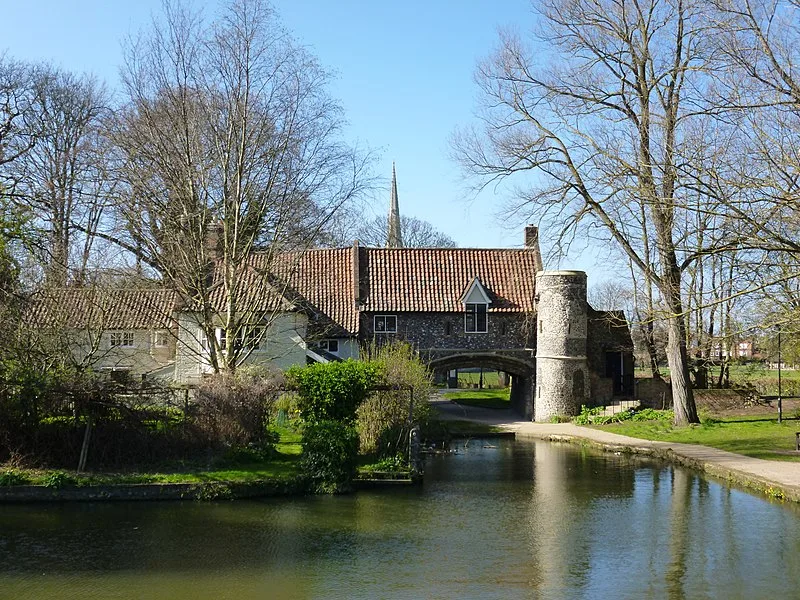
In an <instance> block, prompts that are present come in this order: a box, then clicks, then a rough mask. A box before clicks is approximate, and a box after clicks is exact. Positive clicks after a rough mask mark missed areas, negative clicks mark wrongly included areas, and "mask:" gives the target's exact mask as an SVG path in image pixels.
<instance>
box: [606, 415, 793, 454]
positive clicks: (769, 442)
mask: <svg viewBox="0 0 800 600" xmlns="http://www.w3.org/2000/svg"><path fill="white" fill-rule="evenodd" d="M594 427H596V428H597V429H603V430H605V431H611V432H613V433H619V434H621V435H627V436H630V437H635V438H641V439H645V440H660V441H665V442H681V443H684V444H701V445H703V446H711V447H712V448H719V449H721V450H727V451H728V452H735V453H736V454H743V455H745V456H752V457H754V458H764V459H767V460H787V461H800V454H787V452H791V451H793V450H794V447H795V435H794V434H795V432H796V431H800V421H795V420H788V421H787V420H784V421H783V423H781V424H780V425H779V424H778V422H777V421H776V420H775V419H774V417H767V416H755V417H727V418H722V419H706V420H704V422H703V423H702V424H700V425H692V426H690V427H673V426H672V424H671V423H670V422H666V421H645V422H635V421H625V422H623V423H614V424H610V425H596V426H594Z"/></svg>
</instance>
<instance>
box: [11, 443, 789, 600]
mask: <svg viewBox="0 0 800 600" xmlns="http://www.w3.org/2000/svg"><path fill="white" fill-rule="evenodd" d="M797 589H800V517H799V516H798V512H797V510H796V509H795V508H794V507H793V506H788V505H776V504H771V503H769V502H767V501H765V500H763V499H761V498H759V497H755V496H753V495H750V494H748V493H746V492H742V491H740V490H735V489H734V490H731V489H729V488H727V487H723V486H720V485H718V484H716V483H714V482H710V481H706V480H703V479H701V478H699V477H698V476H697V475H696V474H694V473H692V472H689V471H683V470H673V469H672V468H671V467H669V466H666V465H664V464H660V463H652V462H646V461H641V460H639V461H636V462H631V460H630V459H629V458H627V457H625V456H615V455H613V454H598V453H595V452H592V451H588V450H586V449H580V448H575V447H568V446H563V445H559V444H551V443H545V442H526V441H517V442H516V443H510V442H509V443H507V442H495V441H492V442H484V441H477V440H472V441H470V442H469V443H466V444H465V443H464V442H461V443H460V444H459V446H458V453H457V454H456V455H451V456H439V457H432V458H431V459H430V460H429V462H428V469H427V473H426V478H425V484H424V485H423V486H422V487H420V488H409V489H402V490H391V491H385V492H369V493H358V494H354V495H352V496H343V497H335V498H328V497H313V498H299V499H275V500H265V501H261V502H236V503H220V504H194V503H186V504H173V503H162V504H124V503H121V504H83V505H80V504H69V505H66V504H65V505H40V506H3V507H0V598H6V597H8V598H19V599H23V598H41V597H54V598H69V597H74V598H91V597H96V598H117V597H118V598H130V597H141V598H187V597H188V598H192V599H193V600H201V599H203V598H226V597H230V598H263V597H268V598H328V597H340V598H378V597H392V598H420V597H430V598H437V597H440V598H444V597H456V596H457V597H465V598H478V597H480V598H665V597H669V598H703V597H709V598H716V597H726V598H756V597H766V596H782V597H795V596H796V590H797Z"/></svg>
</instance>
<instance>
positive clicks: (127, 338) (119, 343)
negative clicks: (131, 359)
mask: <svg viewBox="0 0 800 600" xmlns="http://www.w3.org/2000/svg"><path fill="white" fill-rule="evenodd" d="M109 335H110V338H111V347H112V348H115V347H120V348H132V347H133V332H132V331H112V332H111V333H110V334H109Z"/></svg>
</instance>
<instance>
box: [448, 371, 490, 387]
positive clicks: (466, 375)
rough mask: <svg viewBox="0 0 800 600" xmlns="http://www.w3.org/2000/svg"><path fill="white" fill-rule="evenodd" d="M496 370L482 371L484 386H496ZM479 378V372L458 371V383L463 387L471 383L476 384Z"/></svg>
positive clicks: (471, 384)
mask: <svg viewBox="0 0 800 600" xmlns="http://www.w3.org/2000/svg"><path fill="white" fill-rule="evenodd" d="M497 377H498V373H497V371H484V372H483V385H484V387H497V386H498V383H497ZM480 380H481V374H480V373H472V372H464V371H459V372H458V385H459V386H463V387H470V386H473V385H478V384H479V383H480Z"/></svg>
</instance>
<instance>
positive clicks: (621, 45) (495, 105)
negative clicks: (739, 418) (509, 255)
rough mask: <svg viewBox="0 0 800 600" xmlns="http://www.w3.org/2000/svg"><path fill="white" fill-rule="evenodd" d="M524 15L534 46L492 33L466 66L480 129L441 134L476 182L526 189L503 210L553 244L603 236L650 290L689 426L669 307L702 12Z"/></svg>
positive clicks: (659, 6) (655, 6)
mask: <svg viewBox="0 0 800 600" xmlns="http://www.w3.org/2000/svg"><path fill="white" fill-rule="evenodd" d="M536 6H537V8H538V12H539V20H540V24H541V31H540V32H539V35H538V42H539V45H538V46H537V47H536V48H535V49H534V48H529V47H526V45H525V44H524V43H523V41H522V40H521V39H519V37H518V36H515V35H513V34H503V35H502V36H501V40H500V47H499V50H498V51H497V52H496V53H495V54H494V55H493V56H492V57H491V58H490V59H488V60H487V61H485V62H484V63H482V64H481V65H480V66H479V68H478V72H477V75H476V78H477V81H478V84H479V86H480V87H481V91H482V93H483V97H484V99H485V105H484V110H483V111H482V113H481V115H480V117H481V119H482V120H483V123H484V126H483V128H482V131H478V130H475V129H473V130H471V131H465V132H462V133H460V134H457V135H456V136H455V139H454V146H455V151H456V155H457V157H458V158H459V160H460V161H461V163H462V165H463V167H464V168H465V170H466V171H467V172H468V173H470V174H472V175H475V176H477V177H479V178H480V180H481V181H483V182H484V184H485V183H487V182H493V181H497V180H499V179H504V178H507V177H510V176H512V175H518V179H522V180H524V181H525V183H526V186H525V187H524V189H523V191H522V192H521V194H520V198H521V203H520V205H519V206H518V207H517V208H527V209H528V210H529V212H531V213H535V214H536V216H538V217H540V218H542V219H543V220H544V221H545V223H550V224H552V225H553V226H554V227H556V228H557V230H558V231H560V232H561V234H562V235H563V236H567V235H570V232H574V231H576V229H577V228H578V227H580V226H587V227H589V226H591V227H592V228H593V229H594V230H597V231H601V232H603V233H602V238H603V239H604V240H606V241H612V242H614V243H616V244H617V245H618V247H619V248H620V249H621V250H622V252H623V253H624V254H625V255H626V256H627V257H628V258H629V259H630V261H631V262H632V263H633V264H634V265H635V267H636V269H637V271H638V272H640V273H641V274H643V275H644V277H645V278H646V279H647V280H648V281H649V282H652V284H653V285H654V286H655V287H656V289H657V290H658V292H659V294H660V296H661V302H660V305H661V306H662V307H663V314H662V315H660V318H662V319H663V320H664V322H665V324H666V327H667V332H668V350H667V361H668V364H669V368H670V378H671V382H672V392H673V399H674V403H675V420H676V423H678V424H687V423H691V422H697V421H698V417H697V411H696V408H695V403H694V395H693V392H692V388H691V384H690V381H689V360H688V356H687V348H686V320H685V306H684V302H683V298H682V282H683V273H684V271H685V269H686V266H687V264H690V263H691V261H692V260H693V258H694V255H693V253H692V252H690V251H688V250H687V249H686V247H685V238H686V235H687V232H686V231H685V230H684V227H685V226H687V225H689V224H691V219H686V218H685V216H684V213H685V212H686V211H687V210H690V208H691V207H690V206H689V205H690V199H689V198H688V197H687V196H688V192H687V190H688V189H689V185H690V183H691V182H692V181H693V179H694V177H695V175H694V174H693V173H686V172H685V171H684V170H683V165H684V163H685V162H686V160H687V158H689V157H694V159H695V160H699V158H701V157H702V155H703V152H704V150H705V149H706V147H707V140H706V138H705V137H704V135H703V133H704V131H705V129H704V127H702V126H701V125H702V119H703V113H704V107H705V106H706V105H707V102H706V100H705V98H706V96H707V94H706V88H707V86H708V81H707V77H706V76H705V74H704V70H705V68H706V66H707V60H708V55H707V51H708V48H707V46H706V42H707V38H708V31H707V30H706V27H707V25H706V23H705V22H704V20H703V19H702V18H701V17H702V16H703V11H704V8H705V3H703V2H696V1H694V0H667V1H659V0H644V1H636V0H543V1H542V2H537V3H536ZM698 155H699V156H698ZM534 173H535V174H536V177H529V178H527V179H526V178H525V175H526V174H534ZM704 251H706V252H707V251H708V245H706V246H705V247H704Z"/></svg>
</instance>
